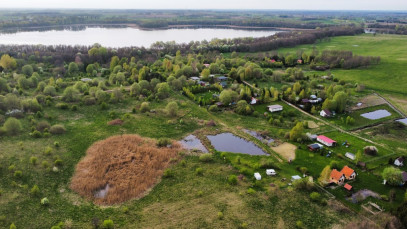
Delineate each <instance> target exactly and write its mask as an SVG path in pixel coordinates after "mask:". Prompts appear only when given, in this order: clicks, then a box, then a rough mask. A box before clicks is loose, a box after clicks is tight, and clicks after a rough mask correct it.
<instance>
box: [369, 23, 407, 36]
mask: <svg viewBox="0 0 407 229" xmlns="http://www.w3.org/2000/svg"><path fill="white" fill-rule="evenodd" d="M367 27H368V28H369V29H371V30H373V31H375V32H378V33H389V34H402V35H407V25H401V24H381V23H373V24H369V25H368V26H367Z"/></svg>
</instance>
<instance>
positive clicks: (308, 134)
mask: <svg viewBox="0 0 407 229" xmlns="http://www.w3.org/2000/svg"><path fill="white" fill-rule="evenodd" d="M306 135H307V137H308V139H309V140H311V141H316V140H317V138H318V135H316V134H311V133H307V134H306Z"/></svg>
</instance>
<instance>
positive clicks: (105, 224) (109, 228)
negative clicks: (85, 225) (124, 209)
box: [103, 219, 114, 229]
mask: <svg viewBox="0 0 407 229" xmlns="http://www.w3.org/2000/svg"><path fill="white" fill-rule="evenodd" d="M103 228H106V229H112V228H114V223H113V220H111V219H106V220H104V221H103Z"/></svg>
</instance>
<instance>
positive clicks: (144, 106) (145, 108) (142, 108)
mask: <svg viewBox="0 0 407 229" xmlns="http://www.w3.org/2000/svg"><path fill="white" fill-rule="evenodd" d="M147 111H150V103H148V102H143V103H141V106H140V112H141V113H145V112H147Z"/></svg>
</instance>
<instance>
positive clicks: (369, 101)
mask: <svg viewBox="0 0 407 229" xmlns="http://www.w3.org/2000/svg"><path fill="white" fill-rule="evenodd" d="M358 103H362V105H360V106H353V107H351V108H350V109H351V110H359V109H363V108H366V107H372V106H377V105H381V104H385V103H386V101H385V100H384V99H383V98H381V97H379V96H377V95H375V94H371V95H367V96H365V97H363V98H362V99H360V100H358Z"/></svg>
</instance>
